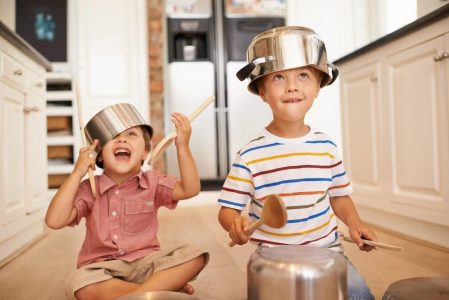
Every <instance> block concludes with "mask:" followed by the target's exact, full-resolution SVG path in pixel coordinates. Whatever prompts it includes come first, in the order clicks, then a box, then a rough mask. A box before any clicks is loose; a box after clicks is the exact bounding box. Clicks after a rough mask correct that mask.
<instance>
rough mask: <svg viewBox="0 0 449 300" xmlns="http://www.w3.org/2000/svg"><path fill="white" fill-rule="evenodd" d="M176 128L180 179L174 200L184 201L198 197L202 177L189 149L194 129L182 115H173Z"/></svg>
mask: <svg viewBox="0 0 449 300" xmlns="http://www.w3.org/2000/svg"><path fill="white" fill-rule="evenodd" d="M172 121H173V123H174V124H175V127H176V133H177V136H176V141H175V144H176V152H177V156H178V164H179V173H180V179H179V180H178V182H176V185H175V188H174V189H173V200H175V201H178V200H184V199H188V198H192V197H193V196H196V195H198V193H199V192H200V189H201V184H200V176H199V174H198V169H197V167H196V163H195V160H194V159H193V155H192V152H191V151H190V147H189V140H190V135H191V133H192V127H191V126H190V122H189V119H188V118H187V117H186V116H184V115H183V114H180V113H173V114H172Z"/></svg>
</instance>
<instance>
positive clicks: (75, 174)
mask: <svg viewBox="0 0 449 300" xmlns="http://www.w3.org/2000/svg"><path fill="white" fill-rule="evenodd" d="M97 144H98V141H97V140H95V142H94V143H93V144H92V145H91V146H89V147H83V148H81V149H80V154H79V157H78V160H77V161H76V163H75V167H74V169H73V171H72V173H71V174H70V175H69V177H67V178H66V180H64V183H63V184H62V185H61V187H60V188H59V189H58V191H57V192H56V194H55V195H54V197H53V199H52V200H51V202H50V205H49V206H48V209H47V214H46V216H45V223H46V224H47V226H48V227H50V228H52V229H61V228H63V227H65V226H67V225H69V224H70V223H72V222H73V221H74V220H75V218H76V216H77V210H76V208H75V207H74V206H73V201H74V200H75V195H76V192H77V191H78V188H79V185H80V183H81V180H82V178H83V177H84V175H86V173H87V170H88V168H89V167H90V166H92V167H93V168H95V157H91V156H89V154H91V153H94V152H95V147H96V145H97Z"/></svg>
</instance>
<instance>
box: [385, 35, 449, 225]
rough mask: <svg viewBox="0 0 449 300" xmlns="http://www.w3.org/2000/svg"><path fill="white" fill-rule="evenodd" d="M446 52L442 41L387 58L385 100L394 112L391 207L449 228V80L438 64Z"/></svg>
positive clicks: (391, 116) (391, 115) (391, 122)
mask: <svg viewBox="0 0 449 300" xmlns="http://www.w3.org/2000/svg"><path fill="white" fill-rule="evenodd" d="M443 52H444V38H443V37H439V38H435V39H433V40H430V41H427V42H425V43H422V44H419V45H417V46H415V47H411V48H408V49H406V50H404V51H401V52H398V53H397V54H394V55H392V56H390V57H387V58H386V60H385V65H384V73H385V75H386V77H387V78H386V80H385V84H386V87H385V89H384V91H385V94H384V95H383V98H384V100H385V103H386V105H388V109H387V112H388V113H389V115H388V117H389V118H388V131H387V132H386V134H387V135H389V143H390V145H389V147H388V149H389V152H390V153H389V155H388V156H389V157H390V158H391V160H390V161H388V162H387V164H388V165H389V166H390V170H391V178H392V180H391V182H390V184H391V187H390V190H391V193H392V195H391V197H390V199H391V204H392V205H391V206H390V208H392V209H397V211H398V213H401V214H402V215H406V216H409V217H413V218H417V219H421V220H426V221H429V222H432V223H437V224H441V225H449V218H448V217H447V216H448V212H449V186H448V184H449V180H448V179H449V157H448V156H449V147H448V136H449V122H448V95H447V89H446V86H447V83H448V82H449V78H448V75H447V74H445V71H444V67H445V65H444V64H445V61H436V60H435V59H434V57H435V56H437V55H439V54H441V53H443ZM398 204H400V205H398ZM423 208H425V209H423Z"/></svg>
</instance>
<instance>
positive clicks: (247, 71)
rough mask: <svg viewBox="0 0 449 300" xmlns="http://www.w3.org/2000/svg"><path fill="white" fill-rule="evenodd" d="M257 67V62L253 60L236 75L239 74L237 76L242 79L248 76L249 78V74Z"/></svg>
mask: <svg viewBox="0 0 449 300" xmlns="http://www.w3.org/2000/svg"><path fill="white" fill-rule="evenodd" d="M255 67H256V64H255V63H253V62H251V63H249V64H247V65H246V66H244V67H243V68H241V69H240V70H239V71H238V72H237V74H235V75H236V76H237V78H238V79H239V80H240V81H243V80H245V79H246V78H248V76H249V74H251V72H252V71H253V70H254V68H255Z"/></svg>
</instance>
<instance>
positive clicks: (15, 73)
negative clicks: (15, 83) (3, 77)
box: [14, 69, 23, 76]
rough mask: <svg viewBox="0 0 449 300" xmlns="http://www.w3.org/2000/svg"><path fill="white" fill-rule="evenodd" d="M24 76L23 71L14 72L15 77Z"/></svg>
mask: <svg viewBox="0 0 449 300" xmlns="http://www.w3.org/2000/svg"><path fill="white" fill-rule="evenodd" d="M22 74H23V71H22V70H21V69H17V70H15V71H14V75H17V76H22Z"/></svg>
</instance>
